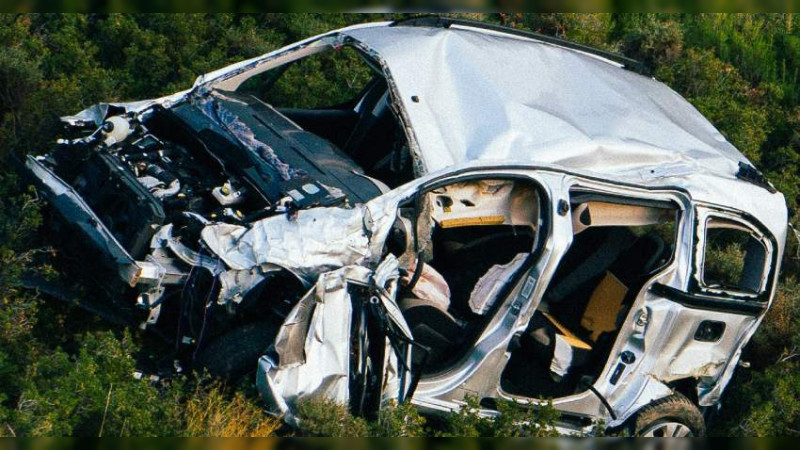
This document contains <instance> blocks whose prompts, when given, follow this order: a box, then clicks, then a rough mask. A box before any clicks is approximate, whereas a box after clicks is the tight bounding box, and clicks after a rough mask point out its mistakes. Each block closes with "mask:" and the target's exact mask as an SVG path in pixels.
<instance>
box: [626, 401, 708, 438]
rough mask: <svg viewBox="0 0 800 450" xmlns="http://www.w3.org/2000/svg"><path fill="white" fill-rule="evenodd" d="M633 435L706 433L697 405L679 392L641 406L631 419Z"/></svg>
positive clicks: (673, 435)
mask: <svg viewBox="0 0 800 450" xmlns="http://www.w3.org/2000/svg"><path fill="white" fill-rule="evenodd" d="M632 428H633V430H632V431H633V435H634V436H641V437H692V436H694V437H697V436H703V435H705V433H706V425H705V420H703V415H702V414H700V411H699V410H698V409H697V407H696V406H695V405H694V404H693V403H692V402H691V401H690V400H689V399H688V398H686V397H684V396H683V395H681V394H673V395H670V396H669V397H664V398H662V399H659V400H656V401H654V402H652V403H650V404H649V405H647V406H645V407H644V408H642V409H641V410H640V411H639V412H638V413H636V416H635V417H634V420H633V426H632Z"/></svg>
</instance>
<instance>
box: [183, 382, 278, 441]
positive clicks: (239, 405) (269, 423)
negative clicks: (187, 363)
mask: <svg viewBox="0 0 800 450" xmlns="http://www.w3.org/2000/svg"><path fill="white" fill-rule="evenodd" d="M280 426H281V422H280V419H277V418H275V417H272V416H269V415H267V414H266V413H265V412H264V408H263V406H262V405H260V404H258V403H257V402H255V401H253V400H251V399H248V398H247V397H245V395H244V394H242V393H241V392H236V393H235V394H233V396H228V395H226V394H225V390H224V389H223V387H222V386H220V385H218V384H215V385H212V386H210V387H204V388H197V389H196V390H195V393H194V395H192V396H191V398H190V399H189V400H188V402H187V404H186V434H187V435H188V436H215V437H264V436H272V435H274V434H275V432H276V431H277V430H278V428H279V427H280Z"/></svg>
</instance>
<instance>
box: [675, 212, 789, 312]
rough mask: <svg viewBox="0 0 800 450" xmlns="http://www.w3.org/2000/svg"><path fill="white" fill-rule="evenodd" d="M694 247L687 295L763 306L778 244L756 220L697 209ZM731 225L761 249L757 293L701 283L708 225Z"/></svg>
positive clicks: (733, 214) (733, 213) (772, 273)
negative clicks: (757, 242)
mask: <svg viewBox="0 0 800 450" xmlns="http://www.w3.org/2000/svg"><path fill="white" fill-rule="evenodd" d="M695 216H696V218H695V227H696V232H695V240H696V242H695V245H694V246H693V252H692V265H691V267H692V274H691V277H690V280H691V282H690V286H689V292H690V293H692V294H698V295H703V296H708V297H714V298H718V299H721V300H730V301H748V302H756V303H759V304H766V303H767V302H768V301H769V299H770V297H771V295H770V294H771V292H772V290H773V288H774V284H775V282H774V280H775V273H776V268H777V261H776V258H777V254H776V253H777V252H776V249H777V244H776V243H775V240H774V238H773V237H772V236H771V234H770V233H768V232H767V231H766V228H765V227H764V226H763V225H761V224H760V223H759V222H758V221H757V220H755V218H752V217H748V215H746V214H742V213H737V212H734V211H728V210H725V209H722V208H716V207H712V206H705V205H699V206H697V207H696V212H695ZM715 219H716V220H722V221H727V222H733V223H735V224H736V225H739V226H741V227H742V228H744V229H745V230H747V231H748V232H749V233H750V235H751V237H753V238H755V239H757V240H758V241H759V242H760V243H761V245H762V246H763V247H764V250H765V256H764V269H763V271H762V274H761V282H760V284H759V289H758V291H757V292H752V291H747V290H744V289H737V288H736V287H735V286H722V287H716V286H708V285H707V284H706V283H705V281H704V280H703V277H704V274H705V258H706V248H707V238H706V237H707V235H708V230H709V223H710V222H712V221H713V220H715Z"/></svg>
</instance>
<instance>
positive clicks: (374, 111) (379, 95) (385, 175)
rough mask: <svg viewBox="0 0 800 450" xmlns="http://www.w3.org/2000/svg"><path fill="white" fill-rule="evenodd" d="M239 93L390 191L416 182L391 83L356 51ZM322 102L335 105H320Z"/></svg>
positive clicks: (280, 70) (304, 62)
mask: <svg viewBox="0 0 800 450" xmlns="http://www.w3.org/2000/svg"><path fill="white" fill-rule="evenodd" d="M236 92H237V93H240V94H246V95H251V96H254V97H256V98H257V99H259V100H260V101H263V102H265V103H267V104H269V105H271V106H272V107H274V108H275V109H276V110H277V111H278V112H279V113H280V114H282V115H284V116H285V117H286V118H288V119H290V120H291V121H292V122H294V123H295V124H296V125H297V126H299V127H301V128H302V129H304V130H305V131H308V132H311V133H314V134H315V135H317V136H318V137H320V138H322V139H326V140H328V141H329V142H330V143H331V144H333V145H334V146H335V147H336V148H338V149H339V150H340V151H341V153H342V154H343V155H346V157H348V158H351V159H352V160H353V161H355V162H356V163H357V164H358V165H359V166H360V167H362V168H363V169H364V171H365V173H366V175H368V176H370V177H372V178H375V179H377V180H380V181H381V182H383V183H384V184H386V185H387V186H389V187H396V186H399V185H401V184H403V183H405V182H408V181H410V180H412V179H413V178H414V171H413V164H412V160H411V154H410V152H409V149H408V143H407V140H406V136H405V132H404V129H403V127H402V126H401V125H400V122H399V120H398V119H397V117H396V116H395V114H394V112H393V110H392V108H391V101H392V99H391V96H390V93H389V87H388V84H387V81H386V78H385V77H384V75H383V73H382V71H381V70H380V69H379V68H378V66H377V64H375V63H374V62H372V61H371V60H370V59H369V58H368V57H367V56H366V55H364V54H363V53H362V52H361V51H359V50H357V49H355V48H353V47H349V46H342V47H330V48H329V49H328V50H327V51H320V52H316V53H313V54H311V55H310V56H306V57H305V58H301V59H297V60H295V61H292V62H290V63H287V64H285V65H282V66H280V67H277V68H274V69H272V70H269V71H266V72H264V73H262V74H258V75H255V76H253V77H252V78H250V79H248V80H247V81H245V82H244V83H242V84H241V85H240V86H239V87H238V89H237V90H236ZM320 98H325V99H330V98H334V100H333V103H330V104H328V103H325V104H321V103H320V102H319V101H318V99H320Z"/></svg>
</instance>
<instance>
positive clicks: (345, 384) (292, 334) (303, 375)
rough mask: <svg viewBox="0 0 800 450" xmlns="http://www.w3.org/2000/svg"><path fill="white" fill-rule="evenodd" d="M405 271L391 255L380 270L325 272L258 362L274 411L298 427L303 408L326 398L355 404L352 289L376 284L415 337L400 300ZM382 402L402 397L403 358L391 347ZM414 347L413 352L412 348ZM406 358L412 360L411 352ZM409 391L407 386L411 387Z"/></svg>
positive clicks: (393, 315)
mask: <svg viewBox="0 0 800 450" xmlns="http://www.w3.org/2000/svg"><path fill="white" fill-rule="evenodd" d="M399 276H400V275H399V267H398V264H397V260H396V259H395V258H394V256H392V255H389V256H388V257H387V258H386V259H385V260H384V261H383V262H382V263H381V264H380V265H379V266H378V267H377V268H376V269H375V271H371V270H369V269H367V268H366V267H363V266H359V265H351V266H347V267H343V268H341V269H338V270H335V271H331V272H327V273H323V274H322V275H320V276H319V278H318V279H317V282H316V284H315V285H314V287H313V288H312V289H311V290H310V291H309V292H308V293H307V294H306V295H305V296H304V297H303V298H302V299H301V300H300V302H299V303H298V304H297V305H296V306H295V307H294V308H293V309H292V311H291V312H290V314H289V315H288V316H287V318H286V320H285V321H284V323H283V325H282V327H281V329H280V331H279V332H278V335H277V337H276V338H275V342H274V344H273V347H272V350H271V351H270V352H268V353H267V354H266V355H263V356H262V357H261V358H260V359H259V361H258V372H257V380H256V383H257V385H258V388H259V390H260V391H261V393H262V396H263V398H264V399H265V400H266V401H267V403H268V404H269V405H270V407H271V408H272V410H273V411H274V412H277V413H280V414H282V415H283V417H284V420H285V421H286V422H287V423H289V424H292V425H295V426H298V425H299V419H298V417H297V416H296V415H295V411H296V407H297V405H298V403H300V402H302V401H305V400H310V399H326V400H331V401H334V402H336V403H339V404H347V402H348V400H349V395H350V392H349V374H350V351H351V342H352V337H351V323H352V312H353V302H354V301H355V300H354V298H353V297H352V295H353V294H352V293H351V290H350V289H349V285H351V284H356V285H361V286H364V285H372V286H373V287H374V288H376V289H377V291H378V292H381V294H379V295H378V297H379V298H380V303H381V305H382V307H383V308H384V312H385V313H386V315H387V317H389V320H390V321H391V322H392V323H393V324H394V325H395V326H397V327H398V329H401V330H403V332H404V333H407V334H408V337H410V336H411V333H410V331H408V325H407V324H406V323H405V320H404V319H403V317H402V314H400V310H399V308H398V307H397V304H396V303H395V300H394V295H395V293H396V286H397V281H398V279H399ZM385 346H386V350H385V352H384V355H385V361H384V362H383V365H384V367H385V370H384V373H383V376H384V379H383V380H382V385H383V387H384V388H383V389H382V391H381V392H382V396H383V397H382V401H384V402H385V401H388V400H389V399H391V398H398V397H399V396H401V394H402V392H401V387H404V386H405V384H406V383H407V382H408V380H405V382H403V381H401V378H402V377H400V376H399V374H400V373H401V372H402V371H401V370H399V367H398V364H399V361H398V355H397V353H396V351H395V350H393V348H392V346H391V344H390V342H389V339H388V338H387V339H386V342H385ZM409 348H410V347H409ZM400 357H401V359H403V360H408V359H406V358H408V357H410V350H409V351H408V354H406V355H400ZM405 387H407V386H405Z"/></svg>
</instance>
